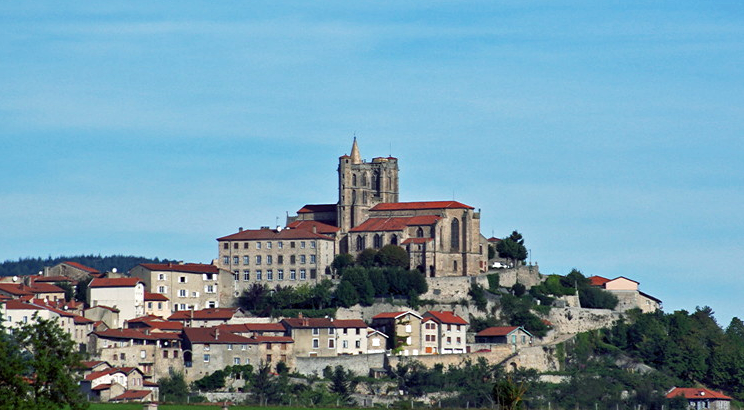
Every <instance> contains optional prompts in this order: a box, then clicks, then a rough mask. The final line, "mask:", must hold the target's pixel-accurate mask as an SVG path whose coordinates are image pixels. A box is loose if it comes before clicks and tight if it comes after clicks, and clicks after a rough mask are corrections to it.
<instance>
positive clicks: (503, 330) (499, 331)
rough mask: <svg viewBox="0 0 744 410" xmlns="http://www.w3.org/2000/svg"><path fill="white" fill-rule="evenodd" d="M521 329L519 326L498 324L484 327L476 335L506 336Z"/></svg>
mask: <svg viewBox="0 0 744 410" xmlns="http://www.w3.org/2000/svg"><path fill="white" fill-rule="evenodd" d="M517 329H519V326H496V327H489V328H487V329H483V330H481V331H480V332H478V333H476V334H475V335H476V336H506V335H508V334H509V333H511V332H513V331H515V330H517Z"/></svg>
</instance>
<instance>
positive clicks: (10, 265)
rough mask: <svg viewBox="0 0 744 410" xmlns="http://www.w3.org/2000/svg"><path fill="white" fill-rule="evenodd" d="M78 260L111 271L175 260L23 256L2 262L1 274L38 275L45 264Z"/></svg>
mask: <svg viewBox="0 0 744 410" xmlns="http://www.w3.org/2000/svg"><path fill="white" fill-rule="evenodd" d="M67 261H70V262H77V263H80V264H83V265H85V266H88V267H91V268H94V269H97V270H99V271H101V272H107V271H110V270H111V269H112V268H116V270H117V271H119V272H127V271H129V270H130V269H132V268H133V267H135V266H137V265H139V264H140V263H164V262H175V261H173V260H168V259H159V258H154V259H152V258H145V257H142V256H124V255H112V256H101V255H98V256H95V255H87V256H85V255H80V256H60V257H56V258H51V257H48V258H46V259H42V258H22V259H19V260H17V261H5V262H3V263H2V264H0V276H24V275H36V274H38V273H39V271H42V270H44V267H45V266H49V267H51V266H54V265H56V264H58V263H60V262H67Z"/></svg>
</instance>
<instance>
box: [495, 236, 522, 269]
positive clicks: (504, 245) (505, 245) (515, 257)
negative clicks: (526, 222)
mask: <svg viewBox="0 0 744 410" xmlns="http://www.w3.org/2000/svg"><path fill="white" fill-rule="evenodd" d="M496 252H498V254H499V257H501V258H507V259H510V260H511V261H512V263H513V264H514V266H517V263H518V262H524V260H525V259H527V248H526V247H525V246H524V239H523V238H522V234H520V233H519V232H517V231H514V232H512V234H511V235H510V236H509V237H508V238H504V239H502V240H501V241H499V243H497V244H496Z"/></svg>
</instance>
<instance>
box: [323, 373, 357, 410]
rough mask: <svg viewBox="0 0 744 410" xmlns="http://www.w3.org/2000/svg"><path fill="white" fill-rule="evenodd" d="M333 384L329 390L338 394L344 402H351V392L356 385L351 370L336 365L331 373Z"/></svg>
mask: <svg viewBox="0 0 744 410" xmlns="http://www.w3.org/2000/svg"><path fill="white" fill-rule="evenodd" d="M330 379H331V384H330V385H329V386H328V390H330V392H331V393H335V394H337V395H338V396H339V397H340V398H341V400H342V401H343V402H344V404H351V403H352V401H351V393H352V392H353V391H354V388H355V387H356V383H355V382H354V380H353V379H354V377H353V374H352V373H351V371H346V370H345V369H344V368H343V367H342V366H336V367H335V368H334V369H333V372H332V373H331V375H330Z"/></svg>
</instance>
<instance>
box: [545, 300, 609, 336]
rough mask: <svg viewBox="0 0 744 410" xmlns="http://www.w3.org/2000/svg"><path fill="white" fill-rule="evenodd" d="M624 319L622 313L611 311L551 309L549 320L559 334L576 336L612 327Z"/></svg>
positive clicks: (569, 308) (568, 308) (567, 308)
mask: <svg viewBox="0 0 744 410" xmlns="http://www.w3.org/2000/svg"><path fill="white" fill-rule="evenodd" d="M622 317H623V314H622V313H621V312H616V311H614V310H609V309H582V308H575V307H565V308H553V309H550V314H549V315H548V320H549V321H550V323H552V324H553V329H554V331H555V332H556V333H557V334H576V333H580V332H586V331H589V330H594V329H601V328H603V327H609V326H612V324H613V323H614V322H616V321H617V320H619V319H620V318H622Z"/></svg>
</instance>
